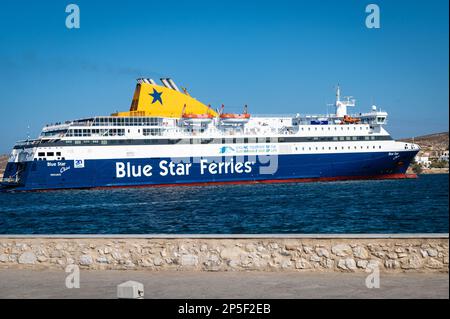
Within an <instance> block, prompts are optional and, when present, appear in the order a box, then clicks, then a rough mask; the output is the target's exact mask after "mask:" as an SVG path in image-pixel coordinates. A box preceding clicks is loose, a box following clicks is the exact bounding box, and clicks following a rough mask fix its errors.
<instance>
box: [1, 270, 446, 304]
mask: <svg viewBox="0 0 450 319" xmlns="http://www.w3.org/2000/svg"><path fill="white" fill-rule="evenodd" d="M66 275H68V274H66V273H65V272H64V271H57V270H51V271H50V270H44V271H39V270H11V269H0V298H116V286H117V285H118V284H120V283H122V282H124V281H127V280H135V281H139V282H141V283H143V284H144V289H145V298H447V299H448V298H449V276H448V274H420V273H419V274H417V273H416V274H412V273H410V274H383V273H382V274H381V276H380V288H379V289H375V288H374V289H368V288H367V287H366V285H365V278H366V274H351V273H312V272H310V273H306V272H302V273H299V272H217V273H215V272H201V273H200V272H149V271H131V270H129V271H112V270H108V271H83V270H81V272H80V288H79V289H67V288H66V287H65V278H66Z"/></svg>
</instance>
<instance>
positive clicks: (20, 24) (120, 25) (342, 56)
mask: <svg viewBox="0 0 450 319" xmlns="http://www.w3.org/2000/svg"><path fill="white" fill-rule="evenodd" d="M69 3H71V2H69V1H67V2H66V1H46V2H43V1H33V2H32V1H30V2H27V3H25V4H24V3H23V2H18V1H1V2H0V108H1V114H2V118H3V121H2V125H1V129H0V132H1V137H2V138H1V139H0V153H7V152H9V150H10V148H11V147H12V145H13V143H14V141H16V140H18V139H22V138H25V137H26V132H27V131H28V129H27V127H28V125H29V126H30V130H29V132H30V134H31V135H32V136H36V135H37V134H38V133H39V131H40V129H41V127H42V126H43V125H44V124H46V123H50V122H56V121H64V120H68V119H74V118H80V117H85V116H92V115H108V114H110V113H112V112H115V111H117V110H128V108H129V105H130V101H131V97H132V94H133V90H134V86H135V79H136V78H137V77H140V76H147V77H153V78H155V79H159V78H160V77H163V76H169V77H172V78H173V79H174V80H175V82H176V83H177V84H178V85H179V86H185V87H187V88H188V89H189V91H190V93H191V94H192V95H193V96H195V97H196V98H198V99H199V100H201V101H203V102H205V103H211V104H212V105H213V106H214V107H216V106H219V105H220V104H222V103H224V104H225V106H226V107H227V109H228V110H229V111H238V110H240V109H241V107H242V105H244V104H248V105H249V110H250V112H252V113H260V114H267V113H272V114H273V113H277V114H278V113H301V114H304V113H325V112H326V111H327V107H326V104H327V103H332V102H333V100H334V87H335V85H336V83H340V85H341V87H342V91H343V94H344V95H346V94H347V95H353V96H354V97H355V98H356V99H357V106H356V108H355V111H356V112H360V111H365V110H368V109H369V107H370V105H371V102H372V101H374V102H375V104H377V105H378V106H380V107H381V108H382V109H385V110H387V111H388V112H389V115H390V118H389V120H390V123H389V125H388V129H389V131H390V132H391V133H392V135H393V136H394V137H396V138H400V137H408V136H417V135H421V134H427V133H432V132H441V131H447V130H448V110H449V107H448V99H449V95H448V85H449V83H448V82H449V80H448V79H449V74H448V72H449V64H448V61H449V43H448V36H449V35H448V27H449V19H448V9H449V8H448V1H447V0H442V1H438V0H431V1H402V0H396V1H391V0H390V1H375V0H373V1H357V0H341V1H336V0H329V1H312V0H311V1H284V0H279V1H267V2H266V1H194V0H191V1H139V2H119V1H92V0H91V1H72V3H76V4H78V5H79V7H80V11H81V17H80V18H81V19H80V20H81V28H80V29H76V30H75V29H72V30H69V29H67V28H66V27H65V19H66V16H67V13H65V7H66V5H67V4H69ZM369 3H376V4H378V5H379V7H380V10H381V28H380V29H367V28H366V27H365V18H366V16H367V13H365V7H366V5H367V4H369Z"/></svg>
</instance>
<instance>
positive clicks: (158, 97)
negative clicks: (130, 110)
mask: <svg viewBox="0 0 450 319" xmlns="http://www.w3.org/2000/svg"><path fill="white" fill-rule="evenodd" d="M162 94H163V92H158V91H156V90H155V89H153V93H149V95H150V96H151V97H152V98H153V101H152V104H153V103H156V102H158V101H159V103H161V104H163V102H162V99H161V95H162Z"/></svg>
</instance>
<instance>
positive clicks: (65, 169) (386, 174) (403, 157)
mask: <svg viewBox="0 0 450 319" xmlns="http://www.w3.org/2000/svg"><path fill="white" fill-rule="evenodd" d="M394 154H395V155H392V153H391V152H367V153H339V154H336V153H334V154H295V155H294V154H292V155H278V156H276V157H275V158H276V165H275V166H276V167H275V169H273V171H271V169H270V164H269V165H268V164H267V163H260V162H259V161H258V160H254V161H253V162H251V163H252V164H250V165H247V166H246V165H245V163H246V162H248V160H249V159H250V157H247V156H245V157H244V158H243V159H242V158H241V159H240V160H242V165H238V166H236V164H237V163H239V161H238V160H237V159H236V160H235V158H233V157H231V158H225V157H224V158H223V159H222V160H223V162H228V163H230V162H231V164H230V165H228V166H227V165H223V166H222V171H219V169H218V165H213V166H212V167H213V168H214V169H213V170H210V168H211V166H210V165H211V164H212V163H216V162H217V158H207V157H205V158H202V159H198V158H191V159H190V161H186V159H178V160H177V159H171V158H119V159H92V160H89V159H86V160H84V161H83V167H80V168H75V167H74V161H73V160H61V161H32V162H24V163H20V165H21V167H20V169H21V172H20V183H2V188H1V190H2V191H42V190H58V189H91V188H113V187H152V186H156V187H161V186H187V185H191V186H198V185H211V184H214V185H220V184H256V183H287V182H327V181H343V180H371V179H402V178H413V177H415V175H414V174H406V170H407V168H408V166H409V164H410V162H411V161H412V159H413V158H414V156H415V155H416V154H417V151H416V150H414V151H403V152H395V153H394ZM185 162H188V163H192V164H190V165H186V164H185ZM49 163H50V164H49ZM161 163H163V164H167V165H162V164H161ZM170 163H176V164H174V167H176V169H173V170H172V171H171V170H170V166H169V165H168V164H170ZM272 164H273V163H272ZM183 165H184V166H183ZM187 166H189V167H188V168H187V169H186V167H187ZM224 166H227V167H228V171H226V170H225V169H223V167H224ZM149 167H150V168H149ZM231 167H233V168H231ZM236 168H238V169H237V170H236ZM18 169H19V168H18V167H17V163H8V165H7V167H6V170H5V176H12V175H14V173H15V170H18ZM171 173H173V174H171ZM6 174H8V175H6Z"/></svg>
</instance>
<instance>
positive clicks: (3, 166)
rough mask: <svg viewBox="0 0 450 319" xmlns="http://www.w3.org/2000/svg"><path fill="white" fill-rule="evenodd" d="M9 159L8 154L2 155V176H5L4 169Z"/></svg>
mask: <svg viewBox="0 0 450 319" xmlns="http://www.w3.org/2000/svg"><path fill="white" fill-rule="evenodd" d="M7 161H8V155H0V176H3V171H4V170H5V167H6V162H7Z"/></svg>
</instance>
